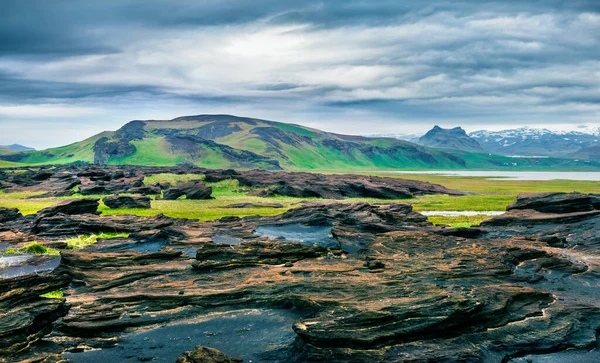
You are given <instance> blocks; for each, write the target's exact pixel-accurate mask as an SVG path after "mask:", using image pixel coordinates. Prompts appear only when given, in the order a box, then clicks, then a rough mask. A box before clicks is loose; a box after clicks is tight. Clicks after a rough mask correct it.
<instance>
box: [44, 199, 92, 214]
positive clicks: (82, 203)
mask: <svg viewBox="0 0 600 363" xmlns="http://www.w3.org/2000/svg"><path fill="white" fill-rule="evenodd" d="M98 206H99V203H98V199H90V198H84V199H71V200H65V201H63V202H60V203H58V204H55V205H53V206H51V207H48V208H44V209H42V210H40V211H39V212H38V213H37V218H38V219H40V218H48V217H52V216H55V215H57V214H67V215H77V214H98Z"/></svg>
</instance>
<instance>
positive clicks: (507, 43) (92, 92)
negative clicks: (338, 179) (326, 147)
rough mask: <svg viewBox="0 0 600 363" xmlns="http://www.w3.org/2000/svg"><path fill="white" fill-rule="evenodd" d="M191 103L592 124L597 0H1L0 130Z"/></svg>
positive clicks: (342, 115) (151, 113) (255, 113)
mask: <svg viewBox="0 0 600 363" xmlns="http://www.w3.org/2000/svg"><path fill="white" fill-rule="evenodd" d="M204 113H228V114H235V115H240V116H250V117H256V118H265V119H271V120H277V121H284V122H294V123H299V124H303V125H308V126H311V127H315V128H320V129H323V130H327V131H335V132H340V133H348V134H374V133H396V134H404V133H413V132H424V131H426V130H427V129H429V128H431V127H432V126H433V125H435V124H439V125H441V126H448V127H449V126H456V125H461V126H463V127H464V128H465V129H467V130H468V131H474V130H477V129H482V128H485V129H502V128H509V127H522V126H530V127H550V128H562V127H567V126H575V125H580V124H589V125H593V124H600V1H598V0H570V1H563V0H560V1H559V0H537V1H535V0H528V1H523V0H504V1H487V0H471V1H467V0H463V1H461V0H454V1H434V0H432V1H427V0H405V1H397V0H383V1H373V0H345V1H311V0H306V1H284V0H252V1H227V0H203V1H185V0H179V1H166V0H165V1H158V0H113V1H111V0H105V1H91V0H90V1H85V0H79V1H75V0H69V1H67V0H53V1H47V0H0V130H1V132H0V144H8V143H13V142H17V143H22V144H26V145H30V146H34V147H37V148H43V147H49V146H58V145H62V144H66V143H69V142H74V141H78V140H80V139H82V138H84V137H88V136H91V135H93V134H95V133H97V132H100V131H103V130H114V129H117V128H119V127H120V126H121V125H122V124H124V123H125V122H127V121H129V120H132V119H171V118H174V117H177V116H182V115H193V114H204Z"/></svg>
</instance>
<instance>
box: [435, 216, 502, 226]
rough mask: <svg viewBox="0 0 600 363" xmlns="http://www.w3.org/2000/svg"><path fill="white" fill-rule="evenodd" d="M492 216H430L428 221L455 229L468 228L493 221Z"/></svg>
mask: <svg viewBox="0 0 600 363" xmlns="http://www.w3.org/2000/svg"><path fill="white" fill-rule="evenodd" d="M491 218H492V216H488V215H482V214H478V215H475V216H429V217H428V218H427V219H428V220H429V222H431V223H433V224H436V225H438V224H445V225H449V226H450V227H455V228H467V227H472V226H476V225H478V224H480V223H481V222H483V221H485V220H488V219H491Z"/></svg>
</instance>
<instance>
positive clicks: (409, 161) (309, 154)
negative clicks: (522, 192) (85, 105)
mask: <svg viewBox="0 0 600 363" xmlns="http://www.w3.org/2000/svg"><path fill="white" fill-rule="evenodd" d="M0 159H2V160H6V161H11V162H18V163H23V164H66V163H96V164H135V165H175V164H178V163H182V162H189V163H193V164H195V165H198V166H201V167H207V168H262V169H270V170H279V169H285V170H344V169H347V170H349V169H354V170H373V169H413V170H415V169H469V168H473V169H486V168H487V169H505V168H512V169H514V168H515V163H517V165H516V166H517V167H523V168H528V169H551V168H553V166H555V165H559V166H560V167H561V168H563V169H569V168H570V169H582V168H583V169H586V168H587V169H590V168H595V167H597V168H600V164H598V163H594V162H589V161H588V162H584V161H582V162H576V161H568V162H567V161H565V160H559V159H519V160H516V161H515V159H511V158H509V157H503V156H495V155H490V154H487V153H468V152H464V151H463V152H456V153H455V152H453V153H449V152H447V151H445V150H435V149H431V148H428V147H424V146H420V145H416V144H413V143H410V142H407V141H403V140H397V139H393V138H367V137H361V136H347V135H339V134H334V133H328V132H323V131H320V130H316V129H311V128H307V127H303V126H299V125H292V124H287V123H281V122H273V121H265V120H259V119H253V118H245V117H236V116H230V115H198V116H186V117H179V118H176V119H173V120H147V121H131V122H129V123H127V124H126V125H125V126H123V127H122V128H120V129H119V130H117V131H114V132H108V131H107V132H103V133H101V134H98V135H95V136H93V137H91V138H89V139H86V140H83V141H81V142H77V143H74V144H71V145H67V146H62V147H58V148H52V149H47V150H41V151H26V152H18V153H14V152H13V153H8V154H4V155H2V153H0ZM565 162H566V163H567V164H565Z"/></svg>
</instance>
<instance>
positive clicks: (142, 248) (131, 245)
mask: <svg viewBox="0 0 600 363" xmlns="http://www.w3.org/2000/svg"><path fill="white" fill-rule="evenodd" d="M166 245H167V241H151V242H124V243H123V242H118V243H117V242H111V241H108V242H105V243H102V244H94V245H91V246H90V247H85V248H82V249H81V251H85V252H120V251H131V252H141V253H148V252H158V250H160V249H161V248H163V247H165V246H166Z"/></svg>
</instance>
